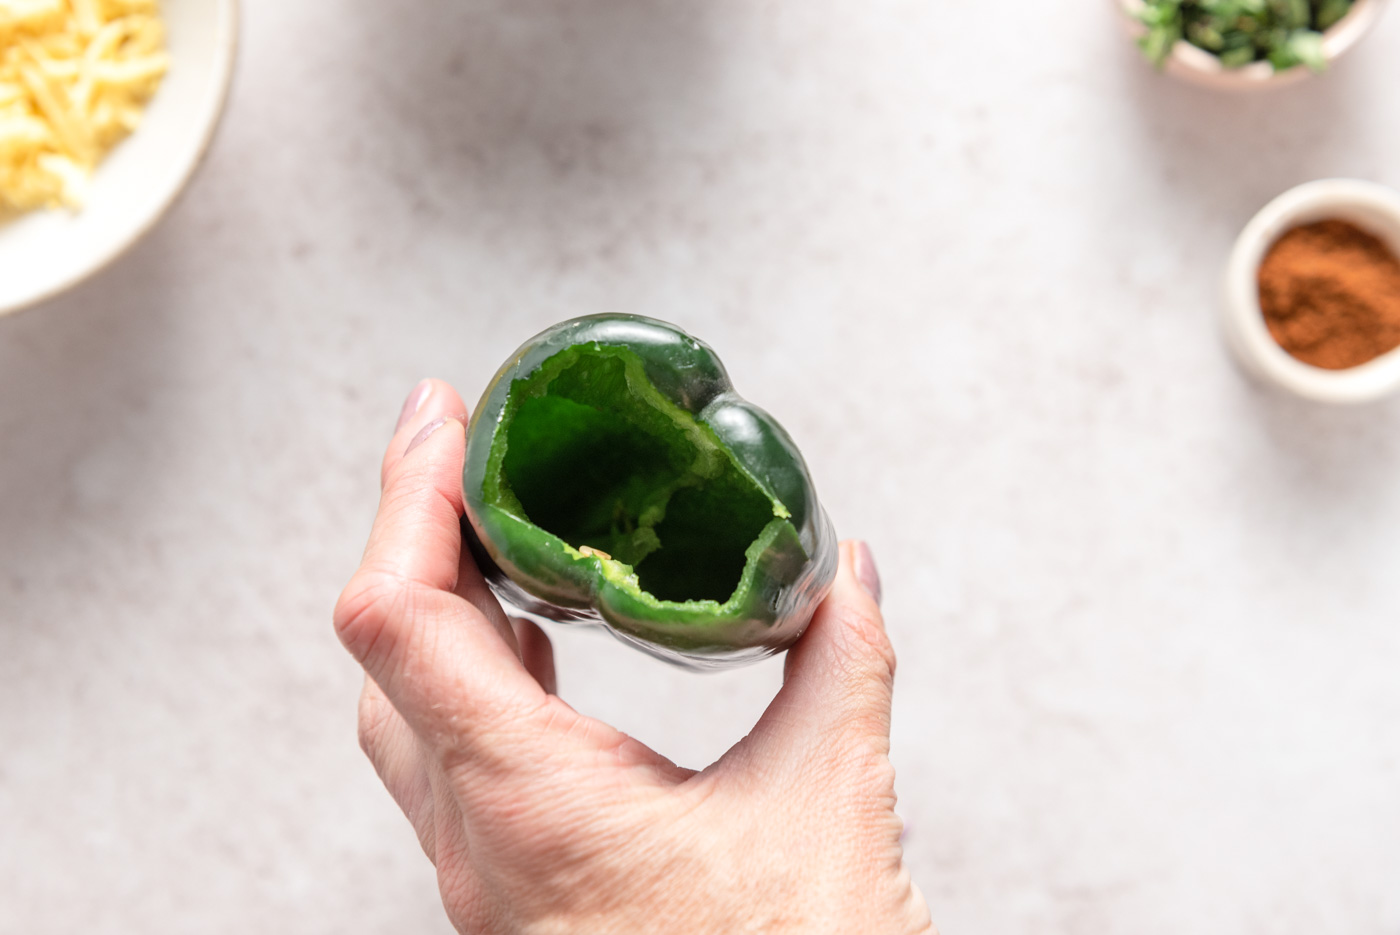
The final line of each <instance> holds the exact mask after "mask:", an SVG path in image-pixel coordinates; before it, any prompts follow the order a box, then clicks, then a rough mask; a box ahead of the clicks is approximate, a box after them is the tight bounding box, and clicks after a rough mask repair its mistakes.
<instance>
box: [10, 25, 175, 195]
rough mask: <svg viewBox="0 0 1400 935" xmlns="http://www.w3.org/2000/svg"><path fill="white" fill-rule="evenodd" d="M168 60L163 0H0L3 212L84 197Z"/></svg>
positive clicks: (136, 121)
mask: <svg viewBox="0 0 1400 935" xmlns="http://www.w3.org/2000/svg"><path fill="white" fill-rule="evenodd" d="M169 68H170V56H169V54H168V53H167V52H166V51H165V27H164V25H163V24H162V22H161V19H160V11H159V9H158V8H157V0H0V215H4V214H8V213H15V212H21V211H30V210H32V209H34V208H41V207H58V206H62V205H66V206H68V207H71V208H78V207H81V206H82V204H83V202H84V200H85V196H86V192H87V188H88V183H89V181H90V179H91V177H92V172H93V170H94V169H96V168H97V164H98V163H99V162H100V161H101V160H102V158H103V157H104V156H105V155H106V154H107V153H108V152H110V151H111V149H112V147H113V146H115V145H116V144H117V143H119V142H120V141H121V140H122V139H124V138H125V137H126V136H127V135H128V134H130V133H131V132H132V131H133V130H135V129H136V127H137V126H138V125H139V124H140V122H141V113H142V111H143V110H144V109H145V106H146V103H147V102H148V101H149V100H150V99H151V97H152V96H153V95H154V94H155V93H156V89H157V88H159V87H160V82H161V79H162V78H163V77H164V76H165V73H166V71H168V70H169Z"/></svg>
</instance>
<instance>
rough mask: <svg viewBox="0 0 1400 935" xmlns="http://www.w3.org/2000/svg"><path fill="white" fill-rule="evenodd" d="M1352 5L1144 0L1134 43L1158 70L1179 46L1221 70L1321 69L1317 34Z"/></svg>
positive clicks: (1326, 0)
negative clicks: (1264, 66) (1206, 55)
mask: <svg viewBox="0 0 1400 935" xmlns="http://www.w3.org/2000/svg"><path fill="white" fill-rule="evenodd" d="M1354 2H1355V0H1144V5H1143V9H1142V10H1141V12H1139V13H1138V19H1139V20H1140V21H1141V22H1142V23H1143V25H1144V26H1146V27H1147V33H1146V34H1145V35H1144V36H1143V37H1142V38H1141V39H1140V40H1138V44H1139V45H1140V46H1141V47H1142V51H1143V54H1144V55H1146V56H1147V58H1148V60H1149V61H1151V62H1152V63H1153V64H1154V65H1156V66H1158V67H1159V68H1160V67H1161V66H1162V65H1163V64H1165V63H1166V60H1167V58H1168V57H1169V56H1170V55H1171V53H1172V48H1173V47H1174V46H1175V45H1176V44H1177V43H1178V42H1181V41H1183V40H1184V41H1186V42H1189V43H1191V44H1192V45H1194V46H1197V47H1198V48H1201V49H1204V50H1205V51H1207V52H1210V53H1212V54H1214V55H1216V56H1217V57H1218V58H1219V59H1220V63H1221V64H1222V65H1223V66H1225V67H1226V68H1240V67H1243V66H1245V65H1249V64H1252V63H1254V62H1269V63H1270V64H1272V65H1273V66H1274V68H1275V69H1276V70H1278V71H1285V70H1287V69H1289V68H1295V67H1297V66H1299V65H1302V66H1304V67H1306V68H1310V69H1312V70H1313V71H1319V72H1320V71H1322V70H1324V69H1325V68H1326V67H1327V58H1326V56H1325V55H1324V54H1323V51H1322V34H1323V32H1324V31H1326V30H1328V29H1330V28H1331V27H1333V26H1335V25H1336V24H1337V23H1338V21H1340V20H1341V19H1342V17H1344V16H1346V14H1347V13H1348V12H1349V11H1350V10H1351V6H1352V3H1354Z"/></svg>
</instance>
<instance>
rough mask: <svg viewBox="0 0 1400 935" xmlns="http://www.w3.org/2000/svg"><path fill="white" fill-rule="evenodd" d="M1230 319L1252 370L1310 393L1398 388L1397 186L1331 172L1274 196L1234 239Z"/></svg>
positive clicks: (1367, 393)
mask: <svg viewBox="0 0 1400 935" xmlns="http://www.w3.org/2000/svg"><path fill="white" fill-rule="evenodd" d="M1224 325H1225V336H1226V340H1227V343H1228V344H1229V346H1230V348H1231V350H1232V351H1233V352H1234V354H1235V357H1236V358H1237V359H1238V360H1239V362H1240V363H1241V364H1242V365H1243V366H1244V368H1245V369H1246V370H1247V371H1248V372H1249V373H1251V374H1253V375H1254V376H1255V377H1257V378H1259V379H1261V380H1263V381H1265V382H1267V383H1271V384H1273V385H1275V386H1278V387H1281V388H1283V389H1286V390H1289V391H1290V392H1293V393H1296V394H1297V395H1299V396H1302V397H1305V398H1307V399H1312V400H1317V401H1319V402H1331V403H1360V402H1368V401H1370V400H1375V399H1380V398H1382V397H1385V396H1388V395H1391V394H1392V393H1394V392H1396V391H1397V390H1400V192H1397V191H1395V190H1394V189H1392V188H1388V187H1386V186H1384V185H1377V184H1375V183H1372V182H1361V181H1355V180H1349V179H1324V180H1322V181H1317V182H1309V183H1308V184H1306V185H1301V186H1299V187H1298V188H1295V189H1293V190H1291V191H1289V192H1286V193H1285V194H1283V195H1281V196H1279V197H1278V198H1277V199H1275V200H1274V201H1273V202H1271V203H1270V204H1269V205H1268V206H1267V207H1265V208H1264V210H1263V211H1260V212H1259V214H1258V215H1256V216H1255V218H1254V220H1252V221H1251V222H1250V223H1249V225H1248V226H1247V227H1246V228H1245V230H1244V232H1243V233H1242V234H1241V235H1240V238H1239V240H1238V242H1237V243H1236V244H1235V249H1234V252H1233V254H1232V255H1231V258H1230V263H1229V267H1228V270H1227V273H1226V302H1225V321H1224Z"/></svg>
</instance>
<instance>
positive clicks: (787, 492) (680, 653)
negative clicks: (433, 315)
mask: <svg viewBox="0 0 1400 935" xmlns="http://www.w3.org/2000/svg"><path fill="white" fill-rule="evenodd" d="M463 479H464V483H465V491H466V509H467V521H466V522H465V523H464V524H463V529H464V535H465V537H466V539H467V542H468V545H469V546H470V547H471V549H472V552H473V554H474V555H475V556H476V559H477V561H478V563H479V564H480V565H481V567H482V570H483V572H484V573H485V574H486V576H487V579H488V580H489V581H490V582H491V584H492V586H493V587H494V588H495V590H496V592H497V593H498V594H500V595H501V596H502V597H504V598H505V599H507V600H508V601H510V602H511V603H513V604H515V605H516V606H517V607H519V608H520V609H522V610H524V611H527V612H532V613H535V614H539V615H541V616H545V617H550V618H553V619H556V620H582V621H593V622H602V623H605V624H607V626H608V627H610V628H611V629H612V630H613V631H614V632H615V633H616V634H617V635H619V636H621V637H622V638H623V639H624V640H626V641H628V642H631V643H634V644H635V645H637V646H638V647H640V648H642V649H644V650H646V651H648V652H651V653H653V654H655V655H658V656H661V657H662V658H666V659H669V660H670V661H673V662H679V663H681V664H683V665H690V666H696V667H708V666H717V665H724V664H728V663H732V662H740V661H745V660H749V659H756V658H759V657H761V656H765V655H768V654H770V653H774V652H778V651H780V650H782V649H785V648H787V647H788V646H789V645H791V644H792V643H793V642H794V641H795V640H796V639H797V638H798V637H799V636H800V635H801V634H802V631H803V630H804V629H805V628H806V626H807V623H808V621H809V620H810V619H811V616H812V613H813V611H814V610H815V609H816V605H817V604H818V603H819V602H820V601H821V599H822V598H823V597H824V596H825V595H826V593H827V591H828V589H829V588H830V586H831V581H832V579H833V577H834V576H835V574H836V560H837V559H836V536H835V533H834V531H833V529H832V526H831V521H830V520H829V519H828V518H827V516H826V513H825V511H823V510H822V508H821V505H820V504H819V503H818V502H817V496H816V493H815V491H814V490H813V488H812V481H811V478H810V477H809V475H808V472H807V466H806V464H805V463H804V462H803V460H802V455H801V454H800V453H799V452H798V450H797V447H796V446H795V445H794V444H793V442H792V439H791V438H789V437H788V434H787V433H786V432H785V431H783V429H782V427H781V426H779V425H778V423H777V422H775V421H774V420H773V418H772V417H771V416H769V415H768V414H767V413H766V412H764V411H763V410H762V409H759V408H758V407H757V406H754V405H752V404H750V403H748V402H746V401H744V400H743V399H741V398H740V397H739V395H738V394H737V393H735V392H734V387H733V386H732V385H731V384H730V382H729V376H728V374H726V373H725V370H724V366H723V365H722V364H721V363H720V362H719V359H718V358H717V357H716V356H715V354H714V352H713V351H712V350H710V348H709V347H707V346H706V345H704V344H702V343H701V342H700V341H697V340H696V339H695V338H693V337H691V336H690V335H688V334H686V333H685V332H684V331H681V330H680V329H679V328H676V327H675V326H673V325H669V324H666V323H665V322H660V321H656V320H654V319H650V318H641V317H637V316H632V315H595V316H592V317H588V318H578V319H574V320H573V321H567V322H564V323H562V324H559V325H556V326H554V327H553V328H550V329H549V330H547V331H545V332H543V333H542V334H540V335H538V336H537V337H535V338H534V339H532V340H531V341H529V342H527V343H526V344H525V345H524V346H523V347H521V348H520V349H519V350H518V351H516V353H515V354H514V355H513V356H512V357H511V359H510V360H509V361H508V362H507V363H506V364H505V366H503V367H502V368H501V370H500V371H499V372H498V373H497V374H496V376H495V378H494V379H493V380H492V381H491V385H490V386H488V387H487V389H486V392H485V394H484V395H483V396H482V399H481V402H480V403H479V404H478V405H477V408H476V412H475V413H474V414H473V417H472V420H471V426H470V428H469V429H468V432H467V455H466V467H465V469H464V472H463Z"/></svg>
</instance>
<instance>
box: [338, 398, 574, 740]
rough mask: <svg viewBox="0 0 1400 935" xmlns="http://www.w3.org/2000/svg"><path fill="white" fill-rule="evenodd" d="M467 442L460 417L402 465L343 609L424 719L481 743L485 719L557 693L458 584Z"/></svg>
mask: <svg viewBox="0 0 1400 935" xmlns="http://www.w3.org/2000/svg"><path fill="white" fill-rule="evenodd" d="M454 395H455V394H454ZM421 415H422V416H423V417H426V416H427V415H430V413H428V414H421ZM433 422H437V420H436V419H434V420H433ZM432 424H433V423H432V422H430V423H429V425H430V426H431V425H432ZM425 428H427V427H426V426H425ZM407 430H408V429H407V428H406V427H405V428H401V431H400V433H399V435H401V434H403V432H405V431H407ZM400 441H401V439H400V438H399V437H398V435H396V439H395V444H397V443H398V442H400ZM465 443H466V442H465V435H464V428H463V424H462V422H461V421H459V420H457V419H448V420H446V421H444V422H441V423H440V424H438V425H437V426H436V428H434V429H430V430H429V431H428V434H427V435H426V437H424V438H423V440H422V441H421V442H420V443H419V444H418V445H417V447H415V448H414V449H413V450H412V451H409V452H407V453H406V454H404V455H403V456H401V457H400V459H399V460H398V462H397V463H394V464H391V465H390V468H389V470H388V471H387V473H386V477H385V486H384V492H383V496H382V497H381V500H380V507H379V513H378V515H377V516H376V517H375V521H374V529H373V532H372V533H371V535H370V542H369V545H368V547H367V548H366V550H365V556H364V560H363V562H362V563H361V565H360V568H359V569H358V570H357V571H356V573H355V575H354V577H353V578H352V579H351V581H350V583H349V585H347V586H346V588H345V591H344V593H342V595H341V598H340V601H339V603H338V604H337V606H336V611H335V627H336V632H337V634H338V635H339V636H340V639H341V641H342V642H343V643H344V644H345V646H346V648H347V649H349V650H350V652H351V654H352V655H354V656H355V658H356V659H357V660H358V661H359V662H360V664H361V665H362V666H364V668H365V671H366V672H367V673H368V674H369V675H370V677H371V678H373V679H374V681H375V682H376V684H378V685H379V687H380V688H381V689H382V690H383V691H384V693H385V694H386V695H387V696H388V697H389V699H390V701H391V702H393V704H394V707H395V708H397V709H398V710H399V712H400V713H401V714H402V715H403V716H404V718H405V720H407V721H408V722H409V724H410V725H412V726H413V728H414V730H415V731H417V732H419V733H420V734H421V735H422V736H424V737H425V738H426V739H428V740H430V742H434V743H435V744H439V745H440V744H443V743H451V744H453V745H460V744H462V743H471V742H472V741H473V738H474V735H475V734H477V733H479V728H480V727H481V726H482V725H488V726H489V725H492V724H499V723H505V722H509V721H514V720H517V719H518V718H520V717H521V716H522V714H523V713H525V712H528V711H530V710H532V709H533V708H535V707H537V706H539V705H540V704H542V703H543V702H544V701H545V699H546V698H547V696H546V695H545V693H544V691H543V690H542V689H541V688H540V686H539V684H538V683H537V682H536V681H535V680H534V679H533V678H532V677H531V676H530V675H529V673H528V672H526V671H525V668H524V667H523V666H522V664H521V662H520V660H519V658H518V657H517V656H516V652H515V649H514V647H513V637H512V638H511V640H510V641H509V642H508V641H507V638H506V637H505V636H504V635H503V634H502V633H501V632H500V630H499V629H498V626H497V624H496V623H494V622H493V621H492V620H491V619H490V618H489V617H488V616H487V614H485V613H483V611H482V609H480V608H479V607H478V606H475V605H474V604H472V603H470V602H468V601H466V600H464V599H463V598H462V597H460V596H459V595H457V594H455V593H453V591H452V588H453V586H454V585H455V584H456V583H457V578H458V560H459V557H460V556H461V552H462V547H461V534H460V527H459V518H460V516H461V513H462V502H461V472H462V459H463V454H464V449H465ZM387 461H388V459H386V463H387ZM492 604H494V601H492ZM496 611H497V613H499V606H496ZM501 618H502V625H504V626H506V627H508V626H509V624H508V622H505V619H504V615H503V614H502V615H501Z"/></svg>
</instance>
